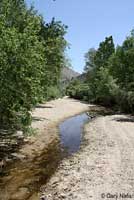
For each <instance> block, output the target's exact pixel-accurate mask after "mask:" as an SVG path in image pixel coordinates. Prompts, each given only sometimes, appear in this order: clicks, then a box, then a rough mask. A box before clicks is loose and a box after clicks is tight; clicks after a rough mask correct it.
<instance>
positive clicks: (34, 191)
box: [0, 113, 89, 200]
mask: <svg viewBox="0 0 134 200" xmlns="http://www.w3.org/2000/svg"><path fill="white" fill-rule="evenodd" d="M88 120H89V117H88V116H87V115H86V114H85V113H84V114H80V115H77V116H74V117H71V118H69V119H67V120H65V121H64V122H62V123H61V124H60V125H59V131H60V141H58V140H54V141H53V142H52V143H51V144H49V146H48V148H47V149H44V150H43V151H42V153H41V154H40V155H38V156H36V158H35V159H34V160H24V161H21V162H20V161H18V162H15V163H13V165H12V167H11V168H10V170H7V171H6V172H5V175H4V176H3V177H0V200H31V199H32V200H34V199H36V200H37V199H39V196H38V191H39V189H40V187H41V185H43V184H45V183H46V182H47V181H48V180H49V178H50V177H51V175H52V174H53V173H54V172H55V170H56V169H57V167H58V165H59V163H60V161H61V160H62V159H63V157H64V156H65V154H64V152H65V151H66V152H67V153H68V154H72V153H74V152H76V151H78V150H79V148H80V143H81V140H82V132H83V126H84V124H85V123H86V122H87V121H88Z"/></svg>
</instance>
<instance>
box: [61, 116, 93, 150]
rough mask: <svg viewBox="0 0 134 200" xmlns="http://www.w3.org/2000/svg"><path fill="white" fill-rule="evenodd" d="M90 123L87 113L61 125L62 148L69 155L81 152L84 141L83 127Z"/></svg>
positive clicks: (67, 120) (69, 119) (71, 118)
mask: <svg viewBox="0 0 134 200" xmlns="http://www.w3.org/2000/svg"><path fill="white" fill-rule="evenodd" d="M88 121H89V116H88V115H87V114H86V113H82V114H79V115H76V116H74V117H70V118H68V119H66V120H65V121H64V122H62V123H61V124H60V125H59V130H60V141H61V146H62V148H63V149H64V150H65V152H66V153H67V154H72V153H75V152H76V151H78V150H79V148H80V144H81V141H82V134H83V126H84V124H85V123H86V122H88Z"/></svg>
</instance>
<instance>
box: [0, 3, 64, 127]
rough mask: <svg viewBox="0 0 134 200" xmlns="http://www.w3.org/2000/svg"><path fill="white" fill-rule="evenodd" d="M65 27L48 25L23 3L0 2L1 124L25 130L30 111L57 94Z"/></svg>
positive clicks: (56, 23) (29, 118) (56, 24)
mask: <svg viewBox="0 0 134 200" xmlns="http://www.w3.org/2000/svg"><path fill="white" fill-rule="evenodd" d="M66 30H67V27H66V26H65V25H63V24H62V23H61V22H58V21H55V19H52V21H51V22H49V23H47V22H46V21H44V19H43V17H42V16H40V15H39V14H38V13H37V12H36V11H35V10H34V8H33V7H31V8H28V7H27V6H26V4H25V2H24V0H17V1H13V0H2V1H1V2H0V125H1V128H4V129H11V128H13V129H17V130H18V129H19V130H24V129H25V127H27V126H28V125H30V123H31V114H30V113H31V110H32V108H33V107H35V105H36V104H37V103H39V102H42V101H44V100H48V99H51V98H55V97H57V96H58V95H60V92H59V88H60V87H59V78H60V73H61V70H62V68H63V66H64V63H65V60H66V58H65V49H66V47H67V42H66V40H65V38H64V35H65V33H66Z"/></svg>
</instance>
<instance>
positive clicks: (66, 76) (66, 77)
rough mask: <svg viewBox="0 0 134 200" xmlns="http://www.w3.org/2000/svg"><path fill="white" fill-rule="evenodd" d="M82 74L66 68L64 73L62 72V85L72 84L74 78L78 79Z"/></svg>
mask: <svg viewBox="0 0 134 200" xmlns="http://www.w3.org/2000/svg"><path fill="white" fill-rule="evenodd" d="M79 75H80V74H79V73H78V72H76V71H74V70H73V69H71V68H68V67H64V68H63V70H62V72H61V83H62V84H67V83H68V82H70V81H71V80H72V79H73V78H76V77H77V76H79Z"/></svg>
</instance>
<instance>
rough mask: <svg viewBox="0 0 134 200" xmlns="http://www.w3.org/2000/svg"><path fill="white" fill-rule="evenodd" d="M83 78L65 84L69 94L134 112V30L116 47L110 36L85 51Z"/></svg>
mask: <svg viewBox="0 0 134 200" xmlns="http://www.w3.org/2000/svg"><path fill="white" fill-rule="evenodd" d="M84 70H85V73H86V80H85V81H84V82H81V81H77V80H74V81H72V82H71V83H70V85H69V86H68V87H67V94H68V95H70V96H71V97H74V98H78V99H83V100H87V101H89V102H92V103H98V104H101V105H105V106H113V107H114V108H115V109H116V110H121V111H123V112H127V113H134V31H132V32H131V34H130V35H129V36H128V37H127V38H126V39H125V41H124V42H123V44H122V45H121V46H119V45H118V46H117V47H116V48H115V45H114V42H113V38H112V36H110V37H106V38H105V41H103V42H101V43H100V44H99V48H98V49H94V48H91V49H89V51H88V52H87V53H86V54H85V69H84Z"/></svg>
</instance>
